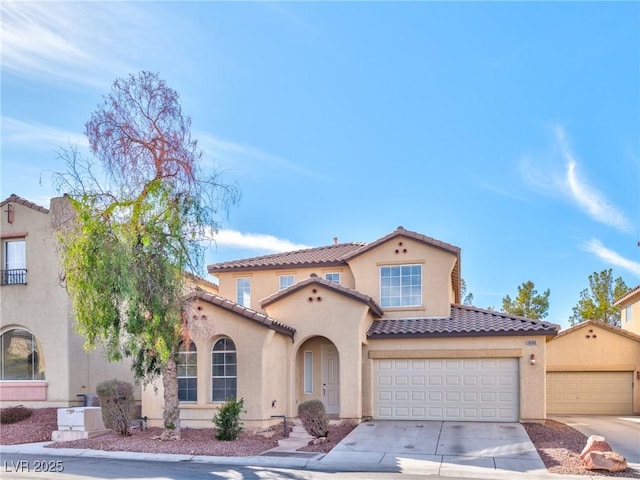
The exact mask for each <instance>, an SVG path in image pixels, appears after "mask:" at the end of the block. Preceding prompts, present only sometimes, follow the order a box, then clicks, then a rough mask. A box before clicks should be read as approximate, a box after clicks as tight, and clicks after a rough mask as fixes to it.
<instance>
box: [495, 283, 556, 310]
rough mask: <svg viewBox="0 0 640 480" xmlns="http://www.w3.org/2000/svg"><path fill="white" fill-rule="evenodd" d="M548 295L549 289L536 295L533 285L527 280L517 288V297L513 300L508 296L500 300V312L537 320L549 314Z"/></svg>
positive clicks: (549, 293)
mask: <svg viewBox="0 0 640 480" xmlns="http://www.w3.org/2000/svg"><path fill="white" fill-rule="evenodd" d="M550 295H551V291H550V290H549V289H547V290H545V291H544V292H543V293H542V294H538V291H537V290H536V286H535V284H534V283H533V282H532V281H531V280H528V281H526V282H523V283H522V285H520V286H519V287H518V295H517V296H516V297H515V298H514V299H512V298H511V297H510V296H509V295H507V296H505V297H504V298H503V299H502V311H503V312H505V313H508V314H509V315H517V316H519V317H525V318H533V319H535V320H538V319H541V318H544V317H546V316H547V315H548V314H549V296H550Z"/></svg>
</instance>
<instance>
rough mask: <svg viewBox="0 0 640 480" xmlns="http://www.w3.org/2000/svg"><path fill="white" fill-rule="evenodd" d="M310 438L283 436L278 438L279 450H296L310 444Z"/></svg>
mask: <svg viewBox="0 0 640 480" xmlns="http://www.w3.org/2000/svg"><path fill="white" fill-rule="evenodd" d="M311 438H313V437H310V438H309V439H306V438H291V437H289V438H281V439H280V440H278V451H281V452H295V451H296V450H298V449H299V448H302V447H306V446H307V445H309V440H310V439H311Z"/></svg>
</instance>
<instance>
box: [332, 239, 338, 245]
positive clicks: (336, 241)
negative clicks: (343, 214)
mask: <svg viewBox="0 0 640 480" xmlns="http://www.w3.org/2000/svg"><path fill="white" fill-rule="evenodd" d="M333 244H334V245H337V244H338V237H333Z"/></svg>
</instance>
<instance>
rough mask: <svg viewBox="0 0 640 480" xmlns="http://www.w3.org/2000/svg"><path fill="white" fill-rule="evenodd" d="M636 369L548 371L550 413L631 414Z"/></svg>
mask: <svg viewBox="0 0 640 480" xmlns="http://www.w3.org/2000/svg"><path fill="white" fill-rule="evenodd" d="M631 413H633V372H547V414H549V415H554V414H555V415H569V414H592V415H630V414H631Z"/></svg>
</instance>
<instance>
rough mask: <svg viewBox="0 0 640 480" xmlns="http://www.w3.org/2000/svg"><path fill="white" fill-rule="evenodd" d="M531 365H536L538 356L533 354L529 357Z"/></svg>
mask: <svg viewBox="0 0 640 480" xmlns="http://www.w3.org/2000/svg"><path fill="white" fill-rule="evenodd" d="M529 363H530V364H531V365H535V364H536V354H535V353H532V354H531V356H530V357H529Z"/></svg>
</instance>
